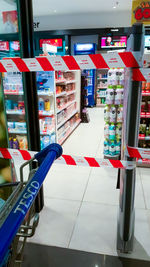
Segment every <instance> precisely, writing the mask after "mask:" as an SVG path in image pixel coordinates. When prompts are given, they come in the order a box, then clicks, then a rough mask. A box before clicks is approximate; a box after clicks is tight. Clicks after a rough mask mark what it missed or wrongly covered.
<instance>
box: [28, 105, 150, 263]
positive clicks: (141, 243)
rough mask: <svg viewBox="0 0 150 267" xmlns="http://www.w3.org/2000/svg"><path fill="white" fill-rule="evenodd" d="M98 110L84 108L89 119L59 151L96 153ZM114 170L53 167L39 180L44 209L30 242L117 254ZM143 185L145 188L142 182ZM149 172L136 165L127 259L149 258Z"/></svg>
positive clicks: (100, 117)
mask: <svg viewBox="0 0 150 267" xmlns="http://www.w3.org/2000/svg"><path fill="white" fill-rule="evenodd" d="M103 112H104V110H103V109H101V108H93V109H89V114H90V123H89V124H81V125H80V126H79V127H78V128H77V129H76V130H75V132H74V133H73V134H72V135H71V136H70V138H69V139H68V140H67V141H66V142H65V144H64V146H63V149H64V154H72V155H84V156H94V157H101V156H102V153H103V129H104V121H103ZM116 183H117V170H115V169H114V170H113V169H111V171H110V169H103V168H93V169H92V168H90V167H76V166H63V165H57V164H56V165H54V166H53V167H52V169H51V171H50V172H49V174H48V177H47V179H46V181H45V183H44V191H45V192H44V193H45V207H44V209H43V211H42V212H41V216H40V224H39V227H38V229H37V232H36V235H35V236H34V237H33V238H32V239H31V240H29V241H30V242H33V243H39V244H43V245H48V246H56V247H63V248H71V249H75V250H82V251H87V252H94V253H102V254H107V255H117V252H116V230H117V212H118V203H119V191H118V190H116ZM146 185H147V186H146ZM147 188H150V181H149V180H148V170H143V169H137V184H136V200H135V206H136V227H135V238H136V241H135V251H134V252H133V253H132V254H131V255H129V257H133V258H138V259H143V260H150V208H149V203H150V199H149V197H148V189H147Z"/></svg>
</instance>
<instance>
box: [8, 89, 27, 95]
mask: <svg viewBox="0 0 150 267" xmlns="http://www.w3.org/2000/svg"><path fill="white" fill-rule="evenodd" d="M4 94H5V95H23V91H17V90H4Z"/></svg>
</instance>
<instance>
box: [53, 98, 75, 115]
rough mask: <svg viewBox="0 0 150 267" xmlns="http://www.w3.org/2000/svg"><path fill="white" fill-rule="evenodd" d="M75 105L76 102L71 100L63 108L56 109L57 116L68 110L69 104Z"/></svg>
mask: <svg viewBox="0 0 150 267" xmlns="http://www.w3.org/2000/svg"><path fill="white" fill-rule="evenodd" d="M74 103H76V100H73V101H72V102H69V103H68V104H66V105H65V106H64V107H62V108H60V109H57V114H58V113H60V112H61V111H62V110H64V109H66V108H68V107H69V106H70V105H71V104H74Z"/></svg>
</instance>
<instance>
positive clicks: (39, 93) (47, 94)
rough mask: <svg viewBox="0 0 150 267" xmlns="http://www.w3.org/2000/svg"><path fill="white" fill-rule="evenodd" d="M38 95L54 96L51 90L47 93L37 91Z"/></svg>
mask: <svg viewBox="0 0 150 267" xmlns="http://www.w3.org/2000/svg"><path fill="white" fill-rule="evenodd" d="M38 96H54V93H53V92H49V93H46V92H38Z"/></svg>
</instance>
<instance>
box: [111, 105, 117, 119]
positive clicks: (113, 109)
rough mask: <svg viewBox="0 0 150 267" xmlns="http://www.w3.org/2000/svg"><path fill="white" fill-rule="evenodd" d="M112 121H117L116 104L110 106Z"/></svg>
mask: <svg viewBox="0 0 150 267" xmlns="http://www.w3.org/2000/svg"><path fill="white" fill-rule="evenodd" d="M110 122H111V123H115V122H116V107H115V106H114V105H112V106H111V108H110Z"/></svg>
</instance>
